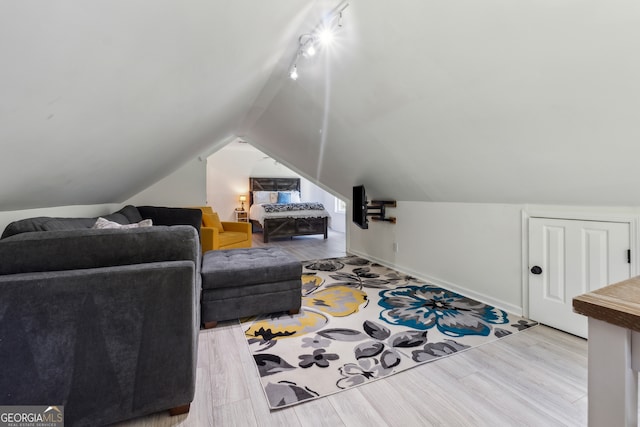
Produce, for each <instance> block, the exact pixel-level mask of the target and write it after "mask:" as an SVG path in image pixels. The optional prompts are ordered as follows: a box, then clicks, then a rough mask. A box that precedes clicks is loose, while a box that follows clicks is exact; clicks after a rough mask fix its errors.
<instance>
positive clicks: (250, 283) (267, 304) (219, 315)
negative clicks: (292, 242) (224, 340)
mask: <svg viewBox="0 0 640 427" xmlns="http://www.w3.org/2000/svg"><path fill="white" fill-rule="evenodd" d="M201 274H202V298H201V306H202V324H203V325H204V327H205V329H208V328H213V327H215V326H216V325H217V323H218V321H221V320H230V319H237V318H241V317H247V316H255V315H258V314H266V313H275V312H278V311H288V312H289V314H295V313H298V312H299V311H300V306H301V305H302V280H301V276H302V264H301V263H300V261H298V260H296V259H295V258H294V257H293V256H291V255H289V254H288V253H287V252H285V251H283V250H282V249H279V248H274V247H265V248H248V249H227V250H216V251H208V252H205V254H204V256H203V257H202V269H201Z"/></svg>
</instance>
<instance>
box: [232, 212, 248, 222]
mask: <svg viewBox="0 0 640 427" xmlns="http://www.w3.org/2000/svg"><path fill="white" fill-rule="evenodd" d="M234 212H235V214H236V222H249V212H247V211H234Z"/></svg>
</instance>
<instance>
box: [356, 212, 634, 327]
mask: <svg viewBox="0 0 640 427" xmlns="http://www.w3.org/2000/svg"><path fill="white" fill-rule="evenodd" d="M523 211H525V212H534V213H535V212H545V213H548V214H550V215H551V216H553V215H559V216H560V215H566V214H568V215H575V216H576V217H577V216H580V217H595V218H600V219H603V220H604V219H606V218H607V217H611V216H615V215H637V214H638V212H639V211H640V210H639V209H638V208H635V207H588V206H557V205H553V206H550V205H526V204H480V203H434V202H398V207H397V208H395V209H389V216H396V217H397V223H396V224H390V223H379V222H378V223H376V222H373V221H370V222H369V229H367V230H361V229H360V228H358V227H357V226H355V225H354V224H353V223H352V222H351V221H349V240H348V249H347V250H348V251H349V252H351V253H354V254H358V255H362V256H366V257H368V258H371V259H373V260H376V261H378V262H381V263H383V264H386V265H389V266H392V267H395V268H397V269H398V270H400V271H403V272H406V273H409V274H412V275H414V276H416V277H419V278H421V279H424V280H429V281H432V282H434V283H436V284H440V285H442V286H444V287H447V288H449V289H451V290H454V291H459V292H461V293H463V294H464V295H466V296H469V297H472V298H476V299H479V300H481V301H484V302H487V303H489V304H493V305H496V306H498V307H500V308H503V309H505V310H508V311H510V312H513V313H515V314H521V313H522V309H523V303H522V301H523V295H522V288H523V283H522V282H523V280H522V277H523V275H522V272H523V268H525V266H523V265H522V256H523V255H522V244H523V235H522V212H523ZM349 215H350V213H349ZM349 218H350V216H349ZM632 237H633V236H632ZM637 238H638V236H636V239H637ZM394 242H396V243H397V244H398V252H394V251H393V243H394Z"/></svg>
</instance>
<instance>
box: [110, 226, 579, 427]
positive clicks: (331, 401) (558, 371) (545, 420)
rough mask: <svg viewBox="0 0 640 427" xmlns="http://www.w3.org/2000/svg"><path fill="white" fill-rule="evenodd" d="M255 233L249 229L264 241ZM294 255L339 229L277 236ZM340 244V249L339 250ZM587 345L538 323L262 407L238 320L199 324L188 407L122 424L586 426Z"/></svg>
mask: <svg viewBox="0 0 640 427" xmlns="http://www.w3.org/2000/svg"><path fill="white" fill-rule="evenodd" d="M261 238H262V236H261V235H256V236H254V243H255V246H262V240H261ZM270 245H277V246H280V247H283V248H284V249H286V250H287V251H289V252H290V253H292V254H293V255H294V256H296V257H298V258H299V259H301V260H304V259H315V258H329V257H336V256H344V255H345V252H344V236H343V235H341V234H340V233H331V235H330V237H329V239H328V240H327V241H324V240H323V239H322V238H321V237H304V238H295V239H293V240H276V241H274V242H270ZM341 250H342V252H340V251H341ZM586 396H587V343H586V341H585V340H583V339H581V338H577V337H575V336H573V335H569V334H565V333H563V332H560V331H557V330H555V329H551V328H548V327H546V326H538V327H535V328H532V329H530V330H528V331H525V332H522V333H519V334H516V335H513V336H509V337H505V338H503V339H502V340H499V341H495V342H492V343H489V344H485V345H483V346H480V347H476V348H472V349H470V350H468V351H466V352H464V353H461V354H457V355H454V356H453V357H449V358H445V359H442V360H438V361H435V362H431V363H427V364H424V365H422V366H419V367H416V368H413V369H410V370H408V371H404V372H401V373H399V374H396V375H392V376H391V377H388V378H384V379H381V380H378V381H375V382H372V383H369V384H366V385H363V386H360V387H356V388H353V389H350V390H347V391H344V392H341V393H337V394H334V395H332V396H328V397H325V398H321V399H317V400H314V401H311V402H307V403H303V404H300V405H297V406H293V407H290V408H286V409H281V410H277V411H269V409H268V408H267V404H266V400H265V397H264V394H263V391H262V388H261V386H260V382H259V379H258V374H257V371H256V368H255V366H254V364H253V361H252V359H251V356H250V355H249V352H248V350H247V348H246V343H245V341H244V338H243V336H242V331H241V329H240V326H239V325H238V324H237V323H236V322H226V323H223V324H221V325H220V326H218V327H217V328H215V329H212V330H207V331H201V332H200V342H199V346H198V367H197V384H196V394H195V399H194V401H193V403H192V405H191V411H190V413H189V414H187V415H182V416H177V417H170V416H169V415H168V413H166V412H165V413H158V414H154V415H151V416H147V417H143V418H139V419H136V420H132V421H128V422H126V423H121V424H119V425H120V426H140V427H141V426H198V427H200V426H202V427H207V426H225V427H226V426H332V427H334V426H367V427H370V426H399V427H400V426H401V427H408V426H432V425H433V426H525V425H526V426H545V427H546V426H584V425H586V424H587V397H586Z"/></svg>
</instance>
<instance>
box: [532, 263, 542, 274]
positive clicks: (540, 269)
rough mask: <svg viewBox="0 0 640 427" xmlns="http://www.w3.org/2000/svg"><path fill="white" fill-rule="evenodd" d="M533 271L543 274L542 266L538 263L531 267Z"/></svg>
mask: <svg viewBox="0 0 640 427" xmlns="http://www.w3.org/2000/svg"><path fill="white" fill-rule="evenodd" d="M531 272H532V273H533V274H542V268H540V267H538V266H537V265H534V266H533V267H531Z"/></svg>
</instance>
